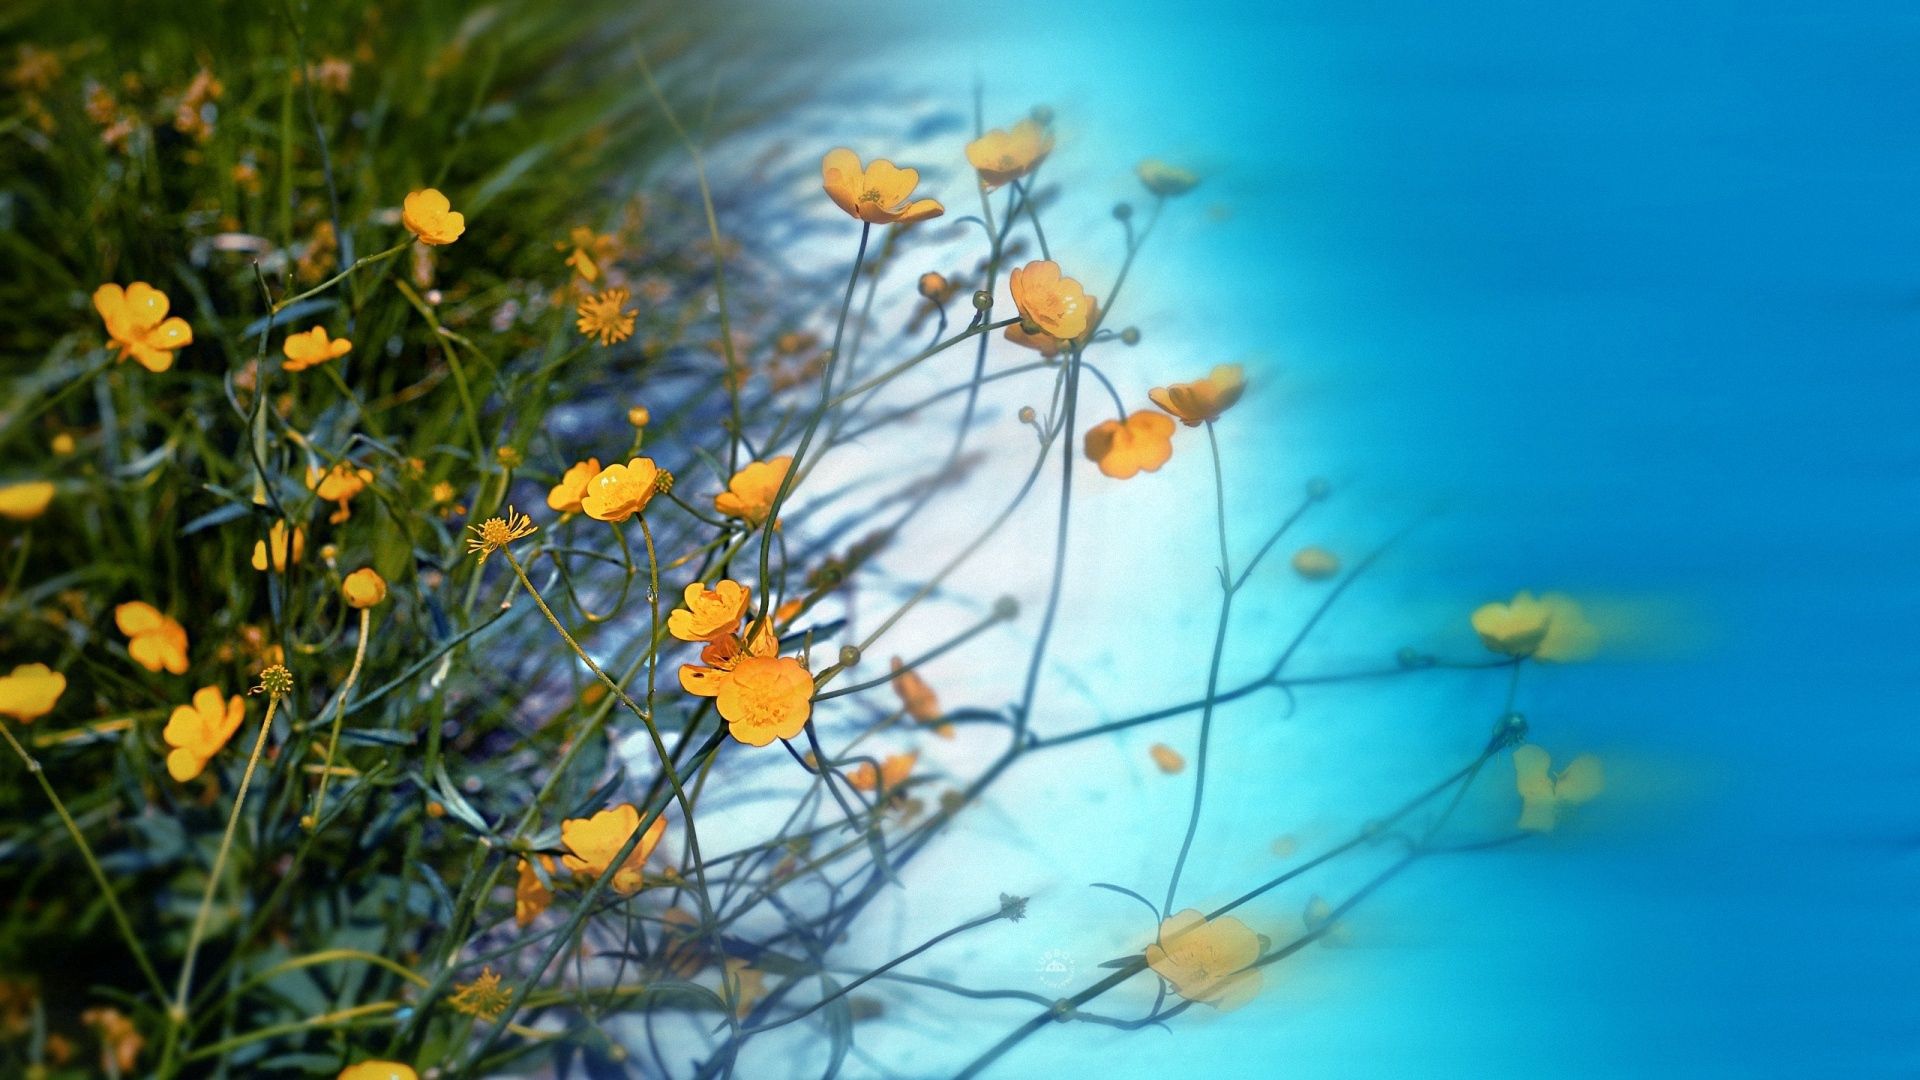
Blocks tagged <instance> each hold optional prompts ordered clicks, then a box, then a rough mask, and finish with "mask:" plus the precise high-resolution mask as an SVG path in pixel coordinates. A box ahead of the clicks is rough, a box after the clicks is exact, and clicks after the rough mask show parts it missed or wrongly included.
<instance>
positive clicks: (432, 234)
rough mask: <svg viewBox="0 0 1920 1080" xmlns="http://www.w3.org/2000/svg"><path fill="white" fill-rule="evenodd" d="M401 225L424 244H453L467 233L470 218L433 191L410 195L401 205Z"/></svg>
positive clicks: (422, 191)
mask: <svg viewBox="0 0 1920 1080" xmlns="http://www.w3.org/2000/svg"><path fill="white" fill-rule="evenodd" d="M400 224H402V225H405V226H406V227H407V231H408V232H410V233H412V234H413V235H414V236H415V237H418V238H419V240H420V242H421V243H423V244H434V245H438V244H451V243H453V242H454V241H455V240H458V239H460V234H461V233H463V232H466V231H467V219H466V216H465V215H463V214H457V213H455V212H454V210H453V204H452V203H449V202H448V201H447V197H446V196H445V195H442V194H440V192H438V191H436V190H435V189H433V188H426V189H424V190H421V191H415V192H413V193H411V194H409V195H408V196H407V198H406V201H405V202H403V203H401V204H400Z"/></svg>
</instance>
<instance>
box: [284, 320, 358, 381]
mask: <svg viewBox="0 0 1920 1080" xmlns="http://www.w3.org/2000/svg"><path fill="white" fill-rule="evenodd" d="M280 351H281V352H282V353H283V354H285V355H286V358H287V359H286V362H285V363H283V364H281V365H280V366H281V367H282V368H284V369H286V370H288V371H305V370H307V369H308V368H310V367H314V366H316V365H319V364H324V363H326V362H327V361H329V360H338V359H340V358H341V357H343V356H345V355H347V354H348V353H350V352H352V351H353V342H351V341H348V340H347V339H346V338H328V337H327V328H326V327H324V326H316V327H314V328H313V329H311V330H305V331H302V332H300V333H298V334H288V335H287V340H285V341H283V342H281V343H280Z"/></svg>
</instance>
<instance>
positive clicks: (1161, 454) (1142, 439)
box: [1086, 409, 1173, 480]
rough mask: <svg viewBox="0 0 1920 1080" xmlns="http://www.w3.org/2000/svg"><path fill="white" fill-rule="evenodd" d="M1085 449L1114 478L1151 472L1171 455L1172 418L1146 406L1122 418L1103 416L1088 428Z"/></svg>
mask: <svg viewBox="0 0 1920 1080" xmlns="http://www.w3.org/2000/svg"><path fill="white" fill-rule="evenodd" d="M1086 451H1087V460H1089V461H1092V462H1093V463H1094V464H1096V465H1098V466H1100V471H1101V472H1103V473H1105V474H1106V475H1108V476H1111V477H1113V478H1114V479H1115V480H1127V479H1130V478H1132V477H1134V476H1137V475H1138V474H1140V473H1142V472H1153V471H1155V470H1157V469H1159V468H1160V466H1162V465H1165V464H1166V463H1167V459H1169V458H1171V457H1173V421H1172V420H1171V419H1169V418H1168V417H1166V416H1165V415H1163V414H1161V413H1157V412H1148V411H1146V410H1145V409H1142V410H1140V411H1139V412H1137V413H1134V414H1133V415H1132V416H1129V417H1127V418H1126V420H1124V421H1120V420H1102V421H1101V422H1100V423H1098V424H1095V425H1093V426H1092V427H1090V428H1088V429H1087V435H1086Z"/></svg>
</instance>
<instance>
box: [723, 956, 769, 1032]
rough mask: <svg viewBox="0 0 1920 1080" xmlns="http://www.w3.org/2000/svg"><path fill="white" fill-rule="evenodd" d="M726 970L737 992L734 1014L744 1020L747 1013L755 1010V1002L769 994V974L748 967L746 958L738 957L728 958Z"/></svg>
mask: <svg viewBox="0 0 1920 1080" xmlns="http://www.w3.org/2000/svg"><path fill="white" fill-rule="evenodd" d="M726 972H727V977H728V978H729V979H731V980H732V981H733V984H734V992H735V994H736V997H735V999H734V1003H733V1014H734V1016H735V1017H737V1018H739V1019H742V1020H744V1019H746V1017H747V1014H748V1013H750V1012H752V1011H753V1006H754V1005H755V1003H757V1002H758V1001H759V1000H760V999H761V998H763V997H766V996H767V976H766V974H765V973H764V972H761V971H758V970H755V969H754V968H751V967H748V966H747V962H746V961H745V960H741V959H739V958H737V957H728V958H727V963H726Z"/></svg>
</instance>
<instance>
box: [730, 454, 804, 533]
mask: <svg viewBox="0 0 1920 1080" xmlns="http://www.w3.org/2000/svg"><path fill="white" fill-rule="evenodd" d="M792 467H793V457H792V455H790V454H783V455H781V456H780V457H777V458H774V459H772V460H770V461H752V462H748V463H747V466H746V467H745V468H743V469H741V470H740V471H739V472H737V473H734V474H733V479H731V480H728V481H727V490H725V491H723V492H721V493H720V494H718V495H715V496H714V497H713V508H714V509H715V510H717V511H719V512H720V513H722V514H725V515H726V516H728V517H736V518H740V519H741V520H743V521H745V522H746V523H747V524H749V525H759V524H761V523H763V522H765V521H766V520H767V515H768V514H771V513H773V499H774V496H776V495H778V494H779V493H780V484H781V482H782V481H784V480H785V479H786V478H787V470H788V469H790V468H792Z"/></svg>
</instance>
